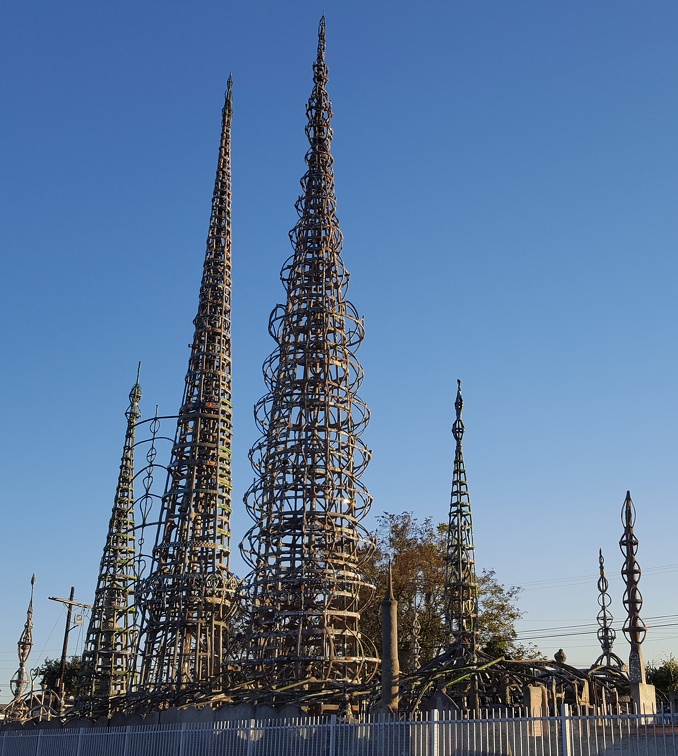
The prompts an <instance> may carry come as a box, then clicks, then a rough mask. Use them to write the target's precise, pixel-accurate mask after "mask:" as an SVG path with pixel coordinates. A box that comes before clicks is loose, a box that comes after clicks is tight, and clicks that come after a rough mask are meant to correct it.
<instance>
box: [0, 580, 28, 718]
mask: <svg viewBox="0 0 678 756" xmlns="http://www.w3.org/2000/svg"><path fill="white" fill-rule="evenodd" d="M34 588H35V575H33V577H32V578H31V600H30V601H29V602H28V609H27V611H26V622H25V624H24V629H23V632H22V633H21V637H20V638H19V642H18V643H17V652H18V656H19V669H17V671H16V672H15V673H14V677H13V678H12V679H11V680H10V683H9V687H10V690H11V691H12V695H13V696H14V698H12V700H11V701H10V702H9V704H8V705H7V709H6V710H5V719H6V720H7V721H8V722H20V721H22V720H24V719H26V718H27V716H28V714H29V711H30V710H29V707H28V706H27V705H26V702H25V701H24V700H23V698H22V697H23V695H24V693H26V688H27V687H28V674H27V672H26V662H27V661H28V657H29V655H30V653H31V649H32V648H33V589H34Z"/></svg>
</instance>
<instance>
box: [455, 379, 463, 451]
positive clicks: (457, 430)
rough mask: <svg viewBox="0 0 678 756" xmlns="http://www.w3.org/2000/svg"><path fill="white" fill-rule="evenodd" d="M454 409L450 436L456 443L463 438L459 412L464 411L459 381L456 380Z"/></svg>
mask: <svg viewBox="0 0 678 756" xmlns="http://www.w3.org/2000/svg"><path fill="white" fill-rule="evenodd" d="M454 409H455V410H456V413H457V419H456V420H455V421H454V425H453V426H452V435H453V436H454V440H455V441H456V442H457V443H460V442H461V439H462V438H463V436H464V430H465V429H464V423H463V422H462V420H461V412H462V410H463V409H464V400H463V398H462V396H461V381H460V380H459V379H458V378H457V398H456V399H455V401H454Z"/></svg>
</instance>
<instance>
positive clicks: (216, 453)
mask: <svg viewBox="0 0 678 756" xmlns="http://www.w3.org/2000/svg"><path fill="white" fill-rule="evenodd" d="M231 119H232V80H231V78H230V77H229V80H228V88H227V91H226V98H225V103H224V107H223V110H222V121H221V142H220V146H219V158H218V162H217V171H216V179H215V183H214V193H213V196H212V213H211V217H210V225H209V232H208V236H207V250H206V253H205V261H204V267H203V274H202V281H201V284H200V296H199V303H198V313H197V315H196V317H195V319H194V321H193V324H194V326H195V333H194V336H193V341H192V343H191V345H190V348H191V354H190V358H189V362H188V371H187V373H186V383H185V390H184V397H183V401H182V405H181V409H180V411H179V416H178V420H177V430H176V435H175V438H174V443H173V446H172V452H171V458H170V463H169V465H168V471H169V472H168V479H167V485H166V489H165V494H164V495H163V497H162V505H161V507H160V516H159V527H158V532H157V536H156V541H155V546H154V547H153V559H152V564H151V569H150V572H149V576H148V577H147V578H145V579H144V580H143V581H142V582H141V584H140V590H139V600H140V603H141V605H142V609H143V615H142V631H141V632H142V652H141V679H140V689H141V691H142V692H144V693H147V694H150V695H161V696H167V697H169V698H172V696H175V695H178V694H183V693H185V692H187V691H195V692H198V693H202V694H210V693H212V692H219V691H221V690H223V687H224V685H225V674H226V662H225V657H226V655H227V653H228V638H229V618H230V615H231V613H232V611H233V608H234V604H235V602H234V594H235V591H236V589H237V581H236V579H235V578H234V576H233V574H232V573H231V571H230V553H231V528H230V517H231V440H232V404H231V400H232V396H231Z"/></svg>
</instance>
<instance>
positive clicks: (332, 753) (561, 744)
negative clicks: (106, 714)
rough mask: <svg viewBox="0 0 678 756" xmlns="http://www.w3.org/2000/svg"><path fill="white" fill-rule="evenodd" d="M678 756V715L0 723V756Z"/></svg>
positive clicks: (566, 714) (566, 712) (566, 713)
mask: <svg viewBox="0 0 678 756" xmlns="http://www.w3.org/2000/svg"><path fill="white" fill-rule="evenodd" d="M482 754H487V756H490V755H492V756H494V755H496V756H603V754H605V755H608V754H609V756H627V754H628V755H629V756H678V715H653V716H648V715H641V716H638V715H628V714H623V715H616V716H615V715H607V716H578V715H572V714H571V713H570V712H569V710H568V707H563V711H562V713H561V715H560V716H558V717H537V718H535V717H511V718H505V719H502V718H497V717H491V718H484V719H444V718H441V717H440V716H438V713H437V712H433V713H432V715H431V716H429V718H427V719H418V720H406V721H402V720H401V721H365V722H357V723H356V722H351V723H349V722H343V721H340V720H337V719H336V718H335V717H331V718H328V719H308V718H306V719H286V720H268V721H256V720H246V721H237V722H228V721H226V722H213V723H190V724H189V723H184V724H166V725H140V726H134V727H107V728H82V729H76V728H64V729H58V730H57V729H34V730H19V731H3V732H1V733H0V756H481V755H482Z"/></svg>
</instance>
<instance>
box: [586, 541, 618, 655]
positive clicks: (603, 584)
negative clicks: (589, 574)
mask: <svg viewBox="0 0 678 756" xmlns="http://www.w3.org/2000/svg"><path fill="white" fill-rule="evenodd" d="M598 565H599V569H600V576H599V578H598V606H600V611H599V612H598V617H597V619H598V634H597V635H598V640H599V642H600V647H601V649H602V654H601V655H600V656H599V657H598V658H597V659H596V660H595V662H593V667H602V666H605V667H616V668H617V669H620V670H624V669H625V668H626V665H625V664H624V662H623V661H622V660H621V659H620V658H619V657H618V656H617V654H615V653H614V651H613V650H612V647H613V646H614V642H615V640H616V638H617V631H616V630H615V629H614V628H613V627H612V620H613V619H614V617H613V616H612V613H611V612H610V604H611V603H612V599H611V598H610V594H609V593H608V592H607V589H608V586H609V584H608V581H607V578H606V577H605V559H604V558H603V550H602V549H600V550H599V551H598Z"/></svg>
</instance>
